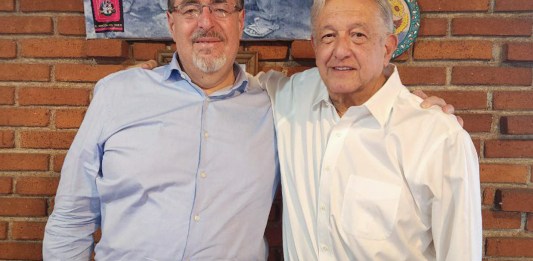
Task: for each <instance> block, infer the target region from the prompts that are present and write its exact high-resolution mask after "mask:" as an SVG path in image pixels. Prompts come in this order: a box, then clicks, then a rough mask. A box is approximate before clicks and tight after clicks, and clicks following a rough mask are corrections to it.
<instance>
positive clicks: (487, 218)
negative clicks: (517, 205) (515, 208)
mask: <svg viewBox="0 0 533 261" xmlns="http://www.w3.org/2000/svg"><path fill="white" fill-rule="evenodd" d="M482 222H483V229H519V228H520V226H521V224H522V215H521V214H520V212H503V211H492V210H488V209H486V210H483V211H482Z"/></svg>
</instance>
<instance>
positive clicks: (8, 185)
mask: <svg viewBox="0 0 533 261" xmlns="http://www.w3.org/2000/svg"><path fill="white" fill-rule="evenodd" d="M12 192H13V179H12V178H10V177H0V194H11V193H12Z"/></svg>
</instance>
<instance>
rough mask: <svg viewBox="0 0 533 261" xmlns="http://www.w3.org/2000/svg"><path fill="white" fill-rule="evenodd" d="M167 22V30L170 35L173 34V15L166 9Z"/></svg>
mask: <svg viewBox="0 0 533 261" xmlns="http://www.w3.org/2000/svg"><path fill="white" fill-rule="evenodd" d="M167 24H168V31H169V32H170V35H174V17H173V16H172V14H171V13H170V12H168V11H167Z"/></svg>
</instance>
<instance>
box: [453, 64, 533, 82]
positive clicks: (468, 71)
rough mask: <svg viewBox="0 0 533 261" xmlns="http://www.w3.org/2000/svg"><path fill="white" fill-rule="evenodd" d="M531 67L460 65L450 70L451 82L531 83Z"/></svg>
mask: <svg viewBox="0 0 533 261" xmlns="http://www.w3.org/2000/svg"><path fill="white" fill-rule="evenodd" d="M531 79H532V73H531V68H507V67H506V68H502V67H487V66H472V67H467V66H460V67H454V68H453V71H452V84H458V85H520V86H529V85H531Z"/></svg>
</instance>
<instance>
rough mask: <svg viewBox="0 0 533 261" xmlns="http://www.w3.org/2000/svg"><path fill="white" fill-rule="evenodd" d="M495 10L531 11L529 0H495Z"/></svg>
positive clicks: (532, 8) (532, 6)
mask: <svg viewBox="0 0 533 261" xmlns="http://www.w3.org/2000/svg"><path fill="white" fill-rule="evenodd" d="M495 3H496V4H495V6H494V10H495V11H533V1H531V0H496V1H495Z"/></svg>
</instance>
